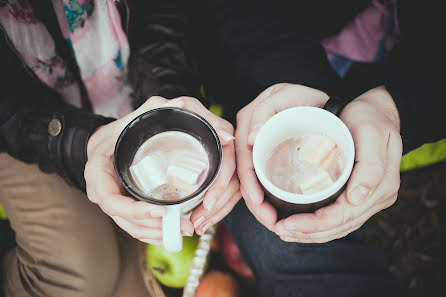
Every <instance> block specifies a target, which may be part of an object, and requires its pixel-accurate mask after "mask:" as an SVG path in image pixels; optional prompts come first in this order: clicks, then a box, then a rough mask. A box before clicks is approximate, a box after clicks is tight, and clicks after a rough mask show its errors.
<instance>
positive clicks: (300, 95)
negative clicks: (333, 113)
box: [235, 83, 328, 231]
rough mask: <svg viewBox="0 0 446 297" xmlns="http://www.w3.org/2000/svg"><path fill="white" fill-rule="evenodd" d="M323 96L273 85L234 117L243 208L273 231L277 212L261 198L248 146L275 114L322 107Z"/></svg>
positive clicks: (295, 87) (316, 91) (260, 190)
mask: <svg viewBox="0 0 446 297" xmlns="http://www.w3.org/2000/svg"><path fill="white" fill-rule="evenodd" d="M327 100H328V96H327V94H325V93H323V92H321V91H319V90H316V89H312V88H309V87H305V86H301V85H294V84H285V83H284V84H277V85H273V86H271V87H269V88H268V89H266V90H265V91H263V92H262V93H261V94H260V95H259V96H258V97H257V98H256V99H255V100H253V101H252V102H251V103H250V104H248V105H247V106H245V107H244V108H243V109H242V110H240V111H239V113H238V114H237V130H236V132H235V146H236V153H237V174H238V177H239V179H240V183H241V186H240V189H241V193H242V195H243V197H244V199H245V202H246V205H247V206H248V208H249V210H250V211H251V212H252V214H253V215H254V216H255V217H256V218H257V220H258V221H259V222H260V223H262V224H263V225H265V226H266V227H267V228H268V229H270V230H271V231H274V229H275V224H276V221H277V212H276V210H275V209H274V207H273V206H272V205H271V204H269V203H268V202H267V201H265V200H264V199H263V191H262V188H261V187H260V184H259V181H258V180H257V176H256V174H255V171H254V164H253V161H252V146H253V144H254V140H255V137H256V135H257V133H258V131H259V130H260V128H261V127H262V126H263V124H264V123H265V122H266V121H267V120H268V119H269V118H271V117H272V116H273V115H275V114H276V113H278V112H280V111H283V110H285V109H287V108H290V107H295V106H303V105H307V106H316V107H322V106H323V105H324V104H325V102H327Z"/></svg>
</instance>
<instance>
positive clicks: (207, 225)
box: [203, 222, 212, 234]
mask: <svg viewBox="0 0 446 297" xmlns="http://www.w3.org/2000/svg"><path fill="white" fill-rule="evenodd" d="M210 226H212V223H211V222H207V223H206V224H205V225H204V226H203V234H204V233H206V230H207V229H208V228H209V227H210Z"/></svg>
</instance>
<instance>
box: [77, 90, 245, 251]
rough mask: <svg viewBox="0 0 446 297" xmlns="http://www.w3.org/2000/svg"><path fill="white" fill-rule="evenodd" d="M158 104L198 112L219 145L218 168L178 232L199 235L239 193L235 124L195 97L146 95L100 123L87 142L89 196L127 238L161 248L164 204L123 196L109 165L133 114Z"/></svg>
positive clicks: (112, 168) (120, 186)
mask: <svg viewBox="0 0 446 297" xmlns="http://www.w3.org/2000/svg"><path fill="white" fill-rule="evenodd" d="M160 107H178V108H184V109H188V110H191V111H193V112H195V113H197V114H199V115H201V116H202V117H203V118H205V119H206V120H207V121H208V122H209V123H210V124H211V125H212V126H213V127H214V129H215V130H216V131H217V134H218V135H219V138H220V141H221V144H222V163H221V167H220V172H219V174H218V176H217V178H216V180H215V181H214V183H213V185H212V187H211V188H210V189H209V190H208V191H207V192H206V194H205V196H204V197H203V203H202V204H201V205H200V206H199V207H198V208H196V209H195V210H194V211H193V213H192V215H191V220H188V219H185V218H182V219H181V233H182V234H183V235H185V236H192V235H193V233H194V230H195V231H196V232H197V233H198V234H203V233H204V232H205V231H206V229H207V228H209V227H210V226H212V225H214V224H216V223H217V222H218V221H220V220H221V219H223V218H224V217H225V216H226V215H227V214H228V213H229V212H230V211H231V210H232V208H233V207H234V206H235V204H236V203H237V202H238V201H239V200H240V198H241V194H240V191H239V180H238V178H237V175H236V174H235V168H236V166H235V149H234V141H233V140H234V137H233V134H234V128H233V127H232V125H231V124H230V123H229V122H227V121H225V120H223V119H221V118H219V117H217V116H215V115H214V114H212V113H211V112H210V111H209V110H208V109H206V108H205V107H204V106H203V105H202V104H201V103H200V101H198V100H197V99H195V98H191V97H180V98H176V99H173V100H166V99H164V98H162V97H151V98H150V99H149V100H147V101H146V102H145V103H144V104H143V105H141V107H140V108H138V109H137V110H135V111H134V112H132V113H130V114H128V115H127V116H125V117H123V118H121V119H119V120H116V121H114V122H112V123H110V124H108V125H105V126H102V127H100V128H99V129H98V130H97V131H96V132H95V133H93V135H92V136H91V137H90V139H89V141H88V144H87V157H88V162H87V164H86V165H85V171H84V175H85V181H86V185H87V196H88V198H89V199H90V201H91V202H93V203H96V204H98V205H99V207H100V208H101V209H102V211H103V212H105V213H106V214H107V215H109V216H110V217H111V218H112V219H113V220H114V221H115V223H116V224H117V225H118V226H119V227H121V228H122V229H123V230H125V231H126V232H127V233H129V234H130V235H131V236H132V237H134V238H136V239H139V240H141V241H143V242H146V243H150V244H154V245H159V246H162V245H163V241H162V216H163V215H164V213H165V211H166V209H165V207H164V206H160V205H154V204H149V203H146V202H144V201H136V200H134V199H132V198H130V197H128V196H125V194H124V190H123V187H122V185H121V183H120V182H119V180H118V177H117V175H116V173H115V170H114V167H113V152H114V148H115V144H116V141H117V139H118V137H119V135H120V133H121V132H122V130H123V129H124V128H125V127H126V126H127V125H128V124H129V123H130V122H131V121H132V120H133V119H134V118H136V117H137V116H139V115H141V114H143V113H144V112H147V111H149V110H152V109H156V108H160ZM192 222H193V223H192Z"/></svg>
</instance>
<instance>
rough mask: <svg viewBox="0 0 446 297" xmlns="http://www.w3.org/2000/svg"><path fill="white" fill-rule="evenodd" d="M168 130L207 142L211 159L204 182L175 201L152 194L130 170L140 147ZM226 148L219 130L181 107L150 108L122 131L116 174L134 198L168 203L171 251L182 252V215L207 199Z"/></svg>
mask: <svg viewBox="0 0 446 297" xmlns="http://www.w3.org/2000/svg"><path fill="white" fill-rule="evenodd" d="M167 131H180V132H185V133H188V134H189V135H191V136H193V137H195V138H196V139H197V140H198V141H200V143H201V144H202V145H203V147H204V149H205V150H206V153H207V155H208V159H209V170H208V173H207V176H206V178H205V180H204V182H203V183H202V184H201V186H200V187H199V188H198V189H197V190H196V191H195V192H194V193H192V194H191V195H189V196H187V197H183V198H181V199H178V200H175V201H171V200H169V201H166V200H158V199H155V198H153V197H148V196H146V195H145V194H144V192H143V191H142V190H141V189H140V188H139V187H138V185H137V183H136V182H135V180H134V179H133V177H132V175H131V173H130V165H131V164H132V162H133V158H134V157H135V154H136V152H137V151H138V148H139V147H140V146H141V145H142V144H143V143H144V142H145V141H146V140H147V139H149V138H150V137H152V136H154V135H156V134H159V133H162V132H167ZM221 158H222V149H221V144H220V140H219V138H218V135H217V133H216V132H215V130H214V129H213V128H212V126H211V125H210V124H209V123H208V122H207V121H206V120H205V119H203V118H202V117H201V116H199V115H198V114H196V113H194V112H191V111H188V110H185V109H181V108H171V107H169V108H159V109H154V110H151V111H148V112H146V113H144V114H142V115H140V116H138V117H137V118H135V119H134V120H133V121H131V122H130V123H129V124H128V125H127V127H125V129H124V130H123V131H122V132H121V135H120V136H119V138H118V141H117V142H116V146H115V153H114V165H115V170H116V174H117V175H118V177H119V180H120V181H121V183H122V184H123V186H124V188H125V190H126V191H127V192H128V193H130V194H131V195H132V196H133V197H134V198H136V199H139V200H142V201H146V202H148V203H152V204H158V205H164V206H165V207H166V210H167V211H166V214H165V215H164V216H163V244H164V248H165V249H166V250H167V251H168V252H179V251H181V249H182V245H183V238H182V236H181V231H180V219H181V217H182V216H183V217H187V216H189V215H190V213H191V211H192V210H193V209H194V208H195V207H197V206H198V205H199V204H200V203H201V202H202V200H203V196H204V194H205V193H206V191H207V190H208V189H209V187H210V186H211V185H212V183H213V182H214V180H215V179H216V177H217V175H218V172H219V170H220V165H221Z"/></svg>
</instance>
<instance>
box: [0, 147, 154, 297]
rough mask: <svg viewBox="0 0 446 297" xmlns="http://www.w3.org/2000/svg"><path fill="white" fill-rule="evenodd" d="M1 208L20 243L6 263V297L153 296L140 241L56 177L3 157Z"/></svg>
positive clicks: (4, 281)
mask: <svg viewBox="0 0 446 297" xmlns="http://www.w3.org/2000/svg"><path fill="white" fill-rule="evenodd" d="M0 203H1V204H2V205H3V207H4V209H5V211H6V214H7V215H8V218H9V220H10V222H11V226H12V228H13V229H14V231H15V232H16V240H17V248H15V249H14V250H12V251H10V252H9V253H8V254H7V255H6V256H5V258H4V259H3V267H2V269H3V274H4V275H5V278H4V279H3V280H2V284H1V285H0V288H1V287H3V290H4V293H5V295H6V297H37V296H39V297H53V296H54V297H80V296H88V297H90V296H91V297H113V296H116V297H121V296H129V297H142V296H149V294H148V292H147V290H146V289H145V286H144V283H143V279H142V276H141V273H140V269H139V268H138V264H137V263H138V259H137V257H136V255H137V253H136V252H135V251H136V249H137V248H141V246H138V245H140V244H141V243H140V242H139V241H136V240H134V239H133V238H130V236H127V235H125V234H124V233H123V231H118V228H117V227H116V226H115V225H114V223H113V221H112V220H111V219H110V218H109V217H108V216H107V215H105V214H104V213H103V212H102V211H101V209H100V208H99V207H98V206H97V205H95V204H93V203H91V202H90V201H89V200H88V198H87V197H86V195H85V194H84V193H82V192H81V191H78V190H77V189H75V188H73V187H71V186H69V185H67V184H66V183H65V182H64V181H63V180H62V179H61V178H60V177H59V176H57V175H56V174H45V173H42V172H41V171H40V170H39V169H38V167H37V166H36V165H29V164H25V163H23V162H20V161H17V160H15V159H13V158H12V157H10V156H9V155H7V154H5V153H1V154H0Z"/></svg>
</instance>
